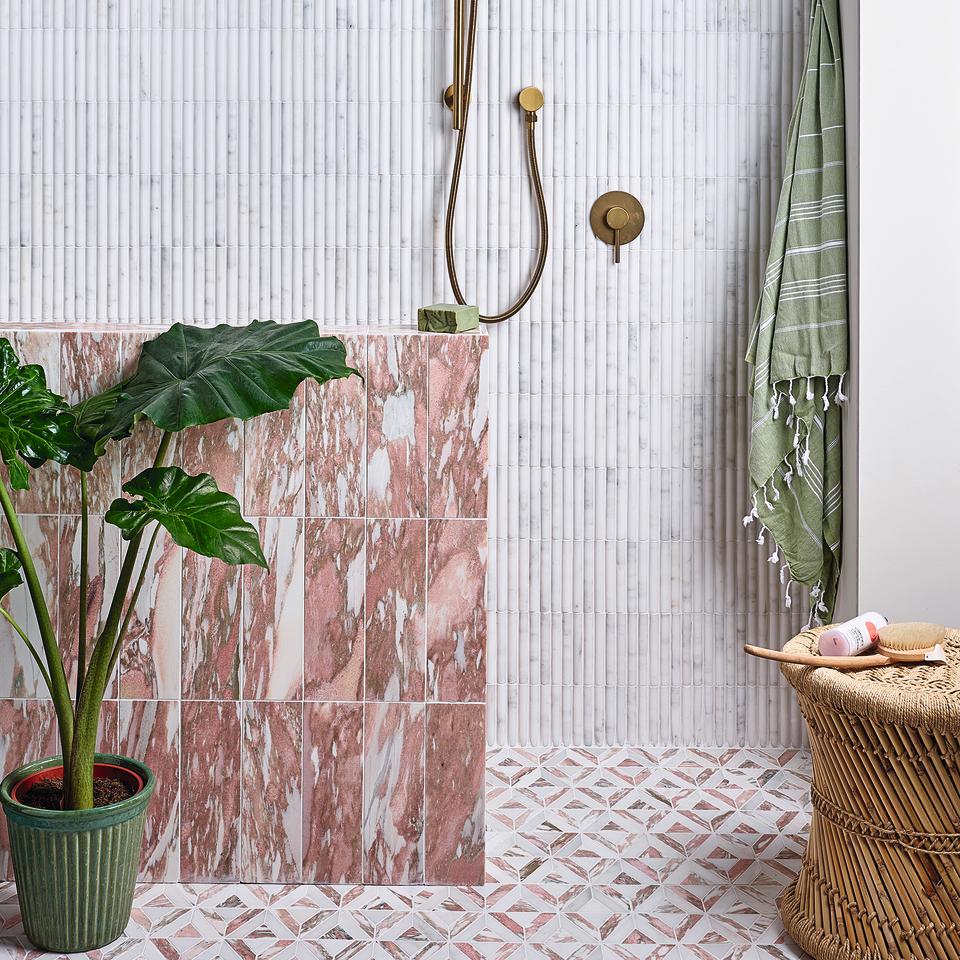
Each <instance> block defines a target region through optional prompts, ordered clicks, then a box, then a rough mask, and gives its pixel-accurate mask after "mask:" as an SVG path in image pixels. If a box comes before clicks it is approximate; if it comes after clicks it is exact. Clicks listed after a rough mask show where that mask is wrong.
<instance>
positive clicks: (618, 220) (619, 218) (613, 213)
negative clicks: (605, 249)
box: [604, 207, 630, 263]
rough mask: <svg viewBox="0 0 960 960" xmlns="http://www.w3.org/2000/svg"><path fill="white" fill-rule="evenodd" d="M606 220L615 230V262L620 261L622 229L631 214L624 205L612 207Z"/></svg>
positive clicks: (605, 217)
mask: <svg viewBox="0 0 960 960" xmlns="http://www.w3.org/2000/svg"><path fill="white" fill-rule="evenodd" d="M604 220H606V221H607V226H608V227H609V228H610V229H611V230H612V231H613V262H614V263H619V262H620V231H621V230H622V229H623V228H624V227H625V226H626V225H627V224H628V223H629V222H630V214H629V213H627V211H626V210H624V209H623V207H611V208H610V209H609V210H608V211H607V213H606V215H605V216H604Z"/></svg>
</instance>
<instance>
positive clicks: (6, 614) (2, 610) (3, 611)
mask: <svg viewBox="0 0 960 960" xmlns="http://www.w3.org/2000/svg"><path fill="white" fill-rule="evenodd" d="M0 616H2V617H3V619H4V620H6V621H7V623H9V624H10V626H11V627H13V629H14V630H16V631H17V633H19V634H20V639H21V640H22V641H23V642H24V643H25V644H26V645H27V649H28V650H29V651H30V653H31V654H32V655H33V659H34V660H36V661H37V666H38V667H39V668H40V675H41V676H42V677H43V682H44V683H45V684H46V685H47V689H48V690H49V691H50V695H51V696H52V695H53V689H52V688H51V686H50V674H49V673H47V668H46V666H44V663H43V657H41V656H40V653H39V651H38V650H37V648H36V647H35V646H34V645H33V643H32V641H31V640H30V638H29V637H28V636H27V635H26V633H25V632H24V629H23V627H21V626H20V624H19V623H17V621H16V620H15V619H14V618H13V616H12V615H11V613H10V611H9V610H7V608H6V607H2V606H0Z"/></svg>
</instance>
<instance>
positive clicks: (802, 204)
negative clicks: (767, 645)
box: [744, 0, 847, 623]
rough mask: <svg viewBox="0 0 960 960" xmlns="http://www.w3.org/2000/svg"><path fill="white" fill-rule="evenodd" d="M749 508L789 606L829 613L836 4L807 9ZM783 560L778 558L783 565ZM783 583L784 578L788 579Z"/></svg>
mask: <svg viewBox="0 0 960 960" xmlns="http://www.w3.org/2000/svg"><path fill="white" fill-rule="evenodd" d="M746 360H747V363H749V364H750V365H751V368H752V374H753V375H752V377H751V378H750V393H751V395H752V396H753V415H752V424H751V434H750V481H751V491H752V501H753V503H752V507H751V510H750V513H749V514H748V515H747V516H746V517H744V525H745V526H746V525H748V524H750V523H751V522H753V521H759V523H760V530H759V536H758V538H757V542H758V543H763V542H764V535H765V533H766V532H767V531H769V533H770V534H771V535H772V537H773V539H774V541H775V545H774V551H773V554H772V555H771V556H770V562H771V563H781V564H782V566H781V568H780V579H781V582H782V583H784V584H785V585H786V591H785V603H786V605H787V606H790V603H791V588H792V587H793V584H794V583H800V584H804V585H806V586H807V587H809V590H810V598H811V612H810V621H811V622H812V623H820V622H822V621H823V620H824V619H828V618H829V617H830V616H832V614H833V608H834V604H835V603H836V596H837V581H838V578H839V575H840V522H841V497H840V477H841V451H840V406H839V404H840V402H841V401H843V400H845V399H846V398H845V397H844V395H843V377H844V374H845V372H846V369H847V245H846V190H845V182H844V113H843V68H842V65H841V62H840V23H839V13H838V9H837V0H814V3H813V11H812V14H811V25H810V46H809V49H808V51H807V61H806V70H805V72H804V74H803V78H802V80H801V82H800V91H799V93H798V95H797V105H796V107H795V108H794V111H793V117H792V118H791V120H790V126H789V129H788V133H787V145H786V161H785V163H784V175H783V186H782V187H781V190H780V203H779V205H778V207H777V219H776V223H775V224H774V228H773V238H772V240H771V242H770V253H769V256H768V258H767V270H766V274H765V276H764V284H763V291H762V292H761V295H760V303H759V304H758V305H757V312H756V316H755V317H754V321H753V326H752V329H751V331H750V341H749V347H748V350H747V356H746ZM781 554H782V558H781ZM788 578H789V579H788Z"/></svg>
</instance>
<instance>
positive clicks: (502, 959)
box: [0, 748, 810, 960]
mask: <svg viewBox="0 0 960 960" xmlns="http://www.w3.org/2000/svg"><path fill="white" fill-rule="evenodd" d="M809 778H810V771H809V757H808V756H807V755H806V754H804V753H803V752H802V751H796V750H786V751H774V750H743V749H730V750H681V749H667V750H659V751H653V750H639V749H629V748H611V749H604V750H585V749H579V748H578V749H558V750H549V751H543V752H537V751H532V750H516V749H513V750H496V751H491V752H490V754H489V755H488V762H487V854H488V856H487V882H486V884H485V885H484V886H483V887H477V888H473V887H443V886H436V887H427V886H404V887H363V886H356V885H343V886H311V885H307V884H301V885H287V886H280V885H277V886H269V885H257V884H250V885H240V884H167V883H156V884H145V885H142V886H140V887H138V889H137V894H136V898H135V901H134V909H133V914H132V916H131V919H130V924H129V925H128V927H127V930H126V934H125V936H124V938H123V939H122V940H120V941H117V942H116V943H114V944H111V945H110V946H109V947H108V948H106V949H104V950H101V951H94V952H93V953H91V954H90V955H89V956H90V957H92V958H93V960H140V958H147V960H174V958H184V960H215V958H226V960H381V958H382V960H526V958H531V960H533V958H536V960H621V958H623V960H801V958H803V957H804V954H803V953H802V952H800V951H799V950H798V949H797V948H796V947H795V946H794V945H793V944H792V943H791V942H790V941H789V939H788V938H787V937H786V935H785V934H784V932H783V928H782V926H781V924H780V921H779V918H778V916H777V909H776V898H777V896H778V895H779V893H780V891H781V889H782V888H783V887H784V885H785V884H787V883H788V882H789V881H790V880H791V879H792V877H793V876H794V875H795V874H796V872H797V870H798V869H799V866H800V857H801V855H802V853H803V847H804V839H805V836H806V833H807V829H808V827H809V821H810V814H809V804H808V795H809V785H810V779H809ZM53 956H54V955H51V954H42V953H39V952H37V951H35V950H32V949H30V948H29V945H28V944H27V942H26V940H25V938H24V936H23V928H22V926H21V925H20V915H19V908H18V905H17V900H16V893H15V890H14V887H13V885H12V884H0V958H5V957H10V958H17V960H21V958H22V960H26V958H30V960H35V958H37V960H39V958H52V957H53Z"/></svg>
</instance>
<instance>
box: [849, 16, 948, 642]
mask: <svg viewBox="0 0 960 960" xmlns="http://www.w3.org/2000/svg"><path fill="white" fill-rule="evenodd" d="M860 18H861V28H860V41H861V49H860V56H861V76H860V89H861V104H860V206H861V230H860V316H861V324H860V338H859V339H860V343H859V348H860V417H859V445H860V461H859V528H860V551H859V605H860V608H861V609H877V610H880V611H881V612H883V613H885V614H886V615H887V616H888V617H894V618H897V619H905V620H912V619H917V620H933V621H937V622H943V623H945V624H948V625H951V626H955V625H957V624H960V587H958V584H960V575H958V568H957V564H956V563H955V561H954V556H955V553H956V548H957V544H958V543H960V497H958V478H960V404H958V403H957V389H956V383H957V375H958V369H960V176H958V171H960V99H958V91H960V56H958V53H957V52H958V50H960V4H956V3H951V2H946V0H927V2H924V3H917V4H913V5H910V7H909V9H908V8H907V7H905V6H904V4H903V3H901V2H896V0H870V2H869V3H864V4H863V5H862V9H861V11H860Z"/></svg>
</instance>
